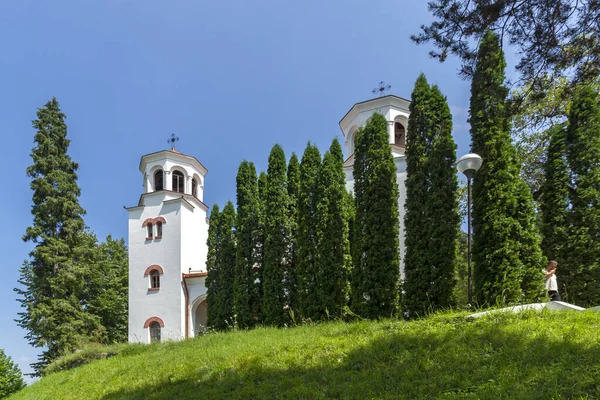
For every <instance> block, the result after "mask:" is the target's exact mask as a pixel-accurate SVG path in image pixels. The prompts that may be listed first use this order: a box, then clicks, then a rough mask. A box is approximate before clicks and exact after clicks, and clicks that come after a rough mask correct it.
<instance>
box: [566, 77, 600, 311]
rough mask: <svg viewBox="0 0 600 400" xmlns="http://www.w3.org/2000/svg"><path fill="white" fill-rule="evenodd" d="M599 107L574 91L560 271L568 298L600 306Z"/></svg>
mask: <svg viewBox="0 0 600 400" xmlns="http://www.w3.org/2000/svg"><path fill="white" fill-rule="evenodd" d="M598 132H600V105H599V104H598V93H596V92H595V91H594V90H593V89H592V88H591V87H589V86H583V87H580V88H578V89H577V90H576V91H575V96H574V98H573V103H572V105H571V110H570V113H569V127H568V129H567V142H568V151H567V158H568V161H569V165H570V167H571V172H572V178H573V185H574V187H575V190H573V191H571V196H570V200H571V206H572V208H571V215H570V216H569V219H570V227H571V229H570V231H569V233H568V235H569V239H568V244H569V256H568V259H567V263H566V264H565V265H564V267H566V268H562V270H563V271H564V272H566V274H565V277H564V279H563V281H564V283H565V285H566V292H567V293H568V298H569V299H572V301H576V302H578V303H581V304H594V305H596V304H600V261H599V260H600V136H599V135H598Z"/></svg>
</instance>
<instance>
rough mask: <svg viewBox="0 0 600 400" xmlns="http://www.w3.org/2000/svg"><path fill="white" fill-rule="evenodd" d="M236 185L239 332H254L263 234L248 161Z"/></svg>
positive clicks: (252, 173)
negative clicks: (247, 330)
mask: <svg viewBox="0 0 600 400" xmlns="http://www.w3.org/2000/svg"><path fill="white" fill-rule="evenodd" d="M236 183H237V220H236V232H237V257H236V270H235V282H234V286H235V289H234V310H235V315H236V323H237V325H238V327H240V328H251V327H253V326H254V325H255V323H256V319H255V317H256V315H255V310H256V308H257V306H258V304H260V292H258V288H257V285H258V283H257V282H256V279H257V276H256V274H257V270H258V268H257V267H258V266H259V265H260V260H259V259H258V257H259V255H260V250H261V249H260V246H261V245H262V244H261V242H260V241H261V232H260V224H259V221H260V200H259V197H258V182H257V177H256V168H255V167H254V164H253V163H252V162H249V161H242V163H241V164H240V167H239V169H238V174H237V178H236Z"/></svg>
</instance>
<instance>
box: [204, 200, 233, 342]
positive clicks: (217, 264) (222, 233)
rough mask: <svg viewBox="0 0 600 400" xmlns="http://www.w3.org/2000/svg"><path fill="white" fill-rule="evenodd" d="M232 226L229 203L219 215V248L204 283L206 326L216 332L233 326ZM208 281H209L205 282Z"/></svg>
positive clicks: (217, 233) (230, 205) (231, 209)
mask: <svg viewBox="0 0 600 400" xmlns="http://www.w3.org/2000/svg"><path fill="white" fill-rule="evenodd" d="M213 210H215V211H217V213H218V209H215V208H213ZM211 218H212V213H211ZM234 225H235V208H234V206H233V203H232V202H231V201H228V202H227V204H226V205H225V207H223V211H222V212H220V213H218V218H217V227H216V231H217V232H216V236H217V243H218V245H217V248H216V251H215V252H214V254H215V257H214V258H213V259H212V260H214V265H211V267H212V268H211V270H209V271H208V276H207V280H206V286H207V304H208V312H207V321H206V324H207V325H208V326H209V327H210V328H213V329H216V330H225V329H228V328H230V327H232V326H233V322H234V321H233V298H234V292H233V284H234V272H235V261H236V238H235V233H234ZM209 229H210V226H209ZM211 233H212V234H213V236H215V235H214V233H213V232H209V241H212V238H211ZM209 251H210V250H209ZM212 257H213V255H212V254H211V258H212ZM212 260H211V261H212ZM211 275H212V276H211ZM209 277H210V279H208V278H209Z"/></svg>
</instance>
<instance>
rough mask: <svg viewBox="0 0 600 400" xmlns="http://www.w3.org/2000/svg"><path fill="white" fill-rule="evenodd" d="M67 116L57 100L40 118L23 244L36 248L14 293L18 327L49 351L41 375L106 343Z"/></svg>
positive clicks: (30, 170) (36, 123) (36, 365)
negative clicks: (91, 285) (91, 299)
mask: <svg viewBox="0 0 600 400" xmlns="http://www.w3.org/2000/svg"><path fill="white" fill-rule="evenodd" d="M64 120H65V114H64V113H62V112H61V110H60V106H59V104H58V102H57V101H56V99H55V98H53V99H52V100H50V101H49V102H48V103H46V105H45V106H44V107H43V108H40V109H39V110H38V112H37V119H36V120H34V121H33V127H34V128H35V129H36V134H35V137H34V141H35V147H34V148H33V150H32V152H31V157H32V159H33V164H32V165H31V166H29V167H28V168H27V175H28V176H29V177H30V178H31V189H32V190H33V206H32V209H31V213H32V215H33V225H32V226H30V227H28V228H27V231H26V233H25V235H24V236H23V240H25V241H27V242H32V243H34V245H35V248H34V249H33V250H32V251H31V253H30V260H29V261H26V262H25V263H24V264H23V266H22V268H21V270H20V272H21V277H20V279H19V284H20V285H21V287H20V288H17V289H15V291H16V292H17V293H18V295H19V296H20V299H19V300H18V301H19V302H20V303H21V305H22V307H23V308H24V311H23V312H22V313H19V319H18V320H17V323H18V325H19V326H20V327H22V328H24V329H25V330H26V331H27V335H26V338H27V339H28V341H29V343H30V344H31V345H32V346H34V347H44V348H45V350H44V352H43V353H42V354H41V356H40V357H39V362H37V363H34V364H32V366H33V368H34V370H35V371H36V373H39V372H40V371H41V370H42V369H43V368H44V366H45V365H46V364H47V363H48V362H50V361H52V360H53V359H55V358H56V357H58V356H60V355H61V354H64V353H66V352H69V351H72V350H74V349H76V348H77V347H78V346H80V345H81V344H83V343H85V342H87V341H89V340H94V339H95V338H98V337H103V335H104V329H103V327H102V325H101V323H100V319H99V318H98V317H97V316H95V315H92V314H91V313H89V312H87V310H86V306H87V305H86V304H85V301H84V298H85V291H86V279H87V278H89V271H90V267H91V265H93V262H94V260H95V257H94V253H95V248H94V246H95V243H94V241H90V240H88V236H89V235H88V234H87V233H86V232H85V230H84V221H83V215H84V214H85V210H84V209H83V208H82V207H81V206H80V205H79V195H80V193H81V191H80V189H79V186H78V185H77V169H78V165H77V163H75V162H74V161H73V160H71V157H69V155H68V154H67V151H68V148H69V144H70V140H69V139H67V126H66V124H65V121H64Z"/></svg>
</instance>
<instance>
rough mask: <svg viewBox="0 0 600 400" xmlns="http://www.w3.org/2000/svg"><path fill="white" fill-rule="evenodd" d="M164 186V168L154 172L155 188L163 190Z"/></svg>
mask: <svg viewBox="0 0 600 400" xmlns="http://www.w3.org/2000/svg"><path fill="white" fill-rule="evenodd" d="M163 188H164V185H163V171H162V169H159V170H158V171H156V172H155V173H154V190H155V191H158V190H163Z"/></svg>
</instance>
